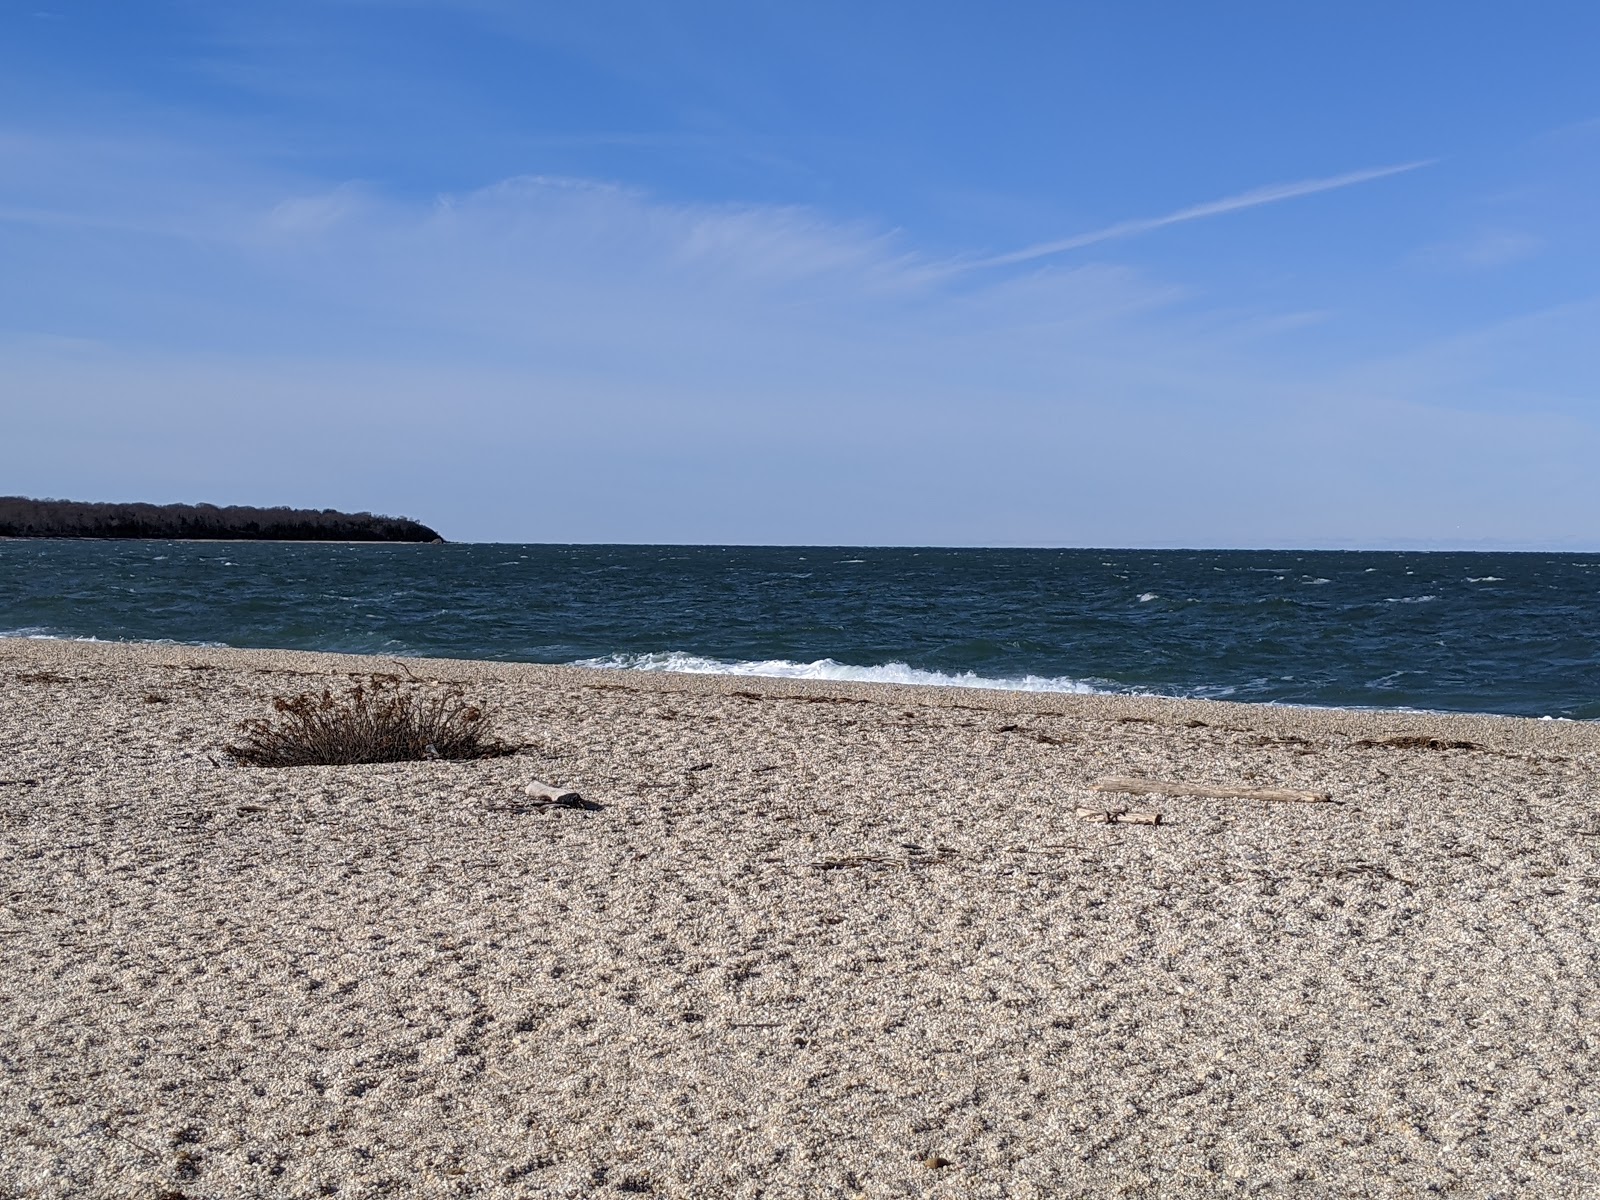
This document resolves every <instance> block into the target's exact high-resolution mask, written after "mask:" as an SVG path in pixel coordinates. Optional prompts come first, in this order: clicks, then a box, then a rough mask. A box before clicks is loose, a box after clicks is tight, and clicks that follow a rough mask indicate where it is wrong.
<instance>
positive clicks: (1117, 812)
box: [1074, 808, 1161, 825]
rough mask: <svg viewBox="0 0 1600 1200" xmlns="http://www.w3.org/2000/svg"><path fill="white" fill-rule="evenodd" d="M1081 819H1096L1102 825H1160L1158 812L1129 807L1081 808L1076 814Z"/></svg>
mask: <svg viewBox="0 0 1600 1200" xmlns="http://www.w3.org/2000/svg"><path fill="white" fill-rule="evenodd" d="M1074 815H1076V816H1077V818H1078V820H1080V821H1094V822H1096V823H1097V824H1100V825H1159V824H1161V814H1160V813H1158V812H1132V811H1130V810H1128V809H1125V808H1124V809H1110V810H1107V809H1103V808H1080V809H1077V810H1076V811H1075V814H1074Z"/></svg>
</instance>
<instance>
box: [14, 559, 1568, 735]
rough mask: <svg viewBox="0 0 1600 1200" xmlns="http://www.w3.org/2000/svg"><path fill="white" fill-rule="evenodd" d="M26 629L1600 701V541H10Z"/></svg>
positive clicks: (766, 670) (1395, 701)
mask: <svg viewBox="0 0 1600 1200" xmlns="http://www.w3.org/2000/svg"><path fill="white" fill-rule="evenodd" d="M0 635H4V636H12V637H60V638H95V639H101V640H107V641H124V640H126V641H172V642H188V643H198V644H210V645H227V646H257V647H280V648H290V649H303V650H333V651H344V652H353V653H362V654H383V655H396V656H416V655H431V656H444V657H452V658H487V659H505V660H514V661H526V662H548V663H578V664H583V665H587V666H596V667H610V668H616V669H630V670H643V671H703V672H716V673H723V674H750V675H781V676H790V677H801V678H820V679H841V680H864V681H878V682H889V683H923V684H942V685H947V686H954V687H994V688H1020V689H1026V690H1035V691H1054V692H1077V693H1091V692H1108V693H1137V694H1151V695H1163V696H1183V697H1197V698H1202V699H1217V700H1235V701H1255V702H1265V703H1276V704H1296V705H1318V706H1329V707H1359V708H1408V709H1423V710H1432V711H1441V712H1479V713H1504V714H1514V715H1520V716H1533V717H1554V718H1572V719H1579V720H1594V719H1600V555H1590V554H1570V553H1569V554H1504V553H1411V552H1367V551H1350V552H1344V551H1231V550H1229V551H1188V550H1161V551H1153V550H968V549H915V548H908V549H900V548H896V549H883V548H861V547H818V546H809V547H751V546H559V545H507V544H480V545H471V544H452V545H439V546H423V545H352V544H342V543H341V544H317V543H281V542H274V543H265V542H134V541H129V542H119V541H99V542H96V541H65V540H61V541H58V540H39V541H27V540H19V541H0Z"/></svg>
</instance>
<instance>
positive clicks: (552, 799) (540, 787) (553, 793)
mask: <svg viewBox="0 0 1600 1200" xmlns="http://www.w3.org/2000/svg"><path fill="white" fill-rule="evenodd" d="M523 790H524V791H525V792H526V793H527V795H528V799H529V800H531V801H532V802H533V803H532V806H531V807H533V808H536V809H548V808H578V809H582V810H583V811H584V812H599V811H600V809H601V807H602V806H601V805H598V804H596V803H595V802H594V801H593V800H585V799H584V798H583V797H582V796H580V795H578V793H577V792H575V791H573V790H572V789H571V788H558V787H551V786H550V785H549V784H548V783H540V782H539V781H538V780H537V779H531V780H529V781H528V786H527V787H526V788H524V789H523Z"/></svg>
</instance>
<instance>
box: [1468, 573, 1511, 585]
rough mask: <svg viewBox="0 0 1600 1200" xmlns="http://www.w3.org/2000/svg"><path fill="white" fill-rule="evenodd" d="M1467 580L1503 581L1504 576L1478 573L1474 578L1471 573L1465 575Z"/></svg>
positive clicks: (1481, 581)
mask: <svg viewBox="0 0 1600 1200" xmlns="http://www.w3.org/2000/svg"><path fill="white" fill-rule="evenodd" d="M1467 582H1468V583H1504V582H1505V578H1504V577H1503V576H1500V575H1479V576H1478V577H1477V578H1476V579H1474V578H1473V577H1472V576H1471V575H1468V576H1467Z"/></svg>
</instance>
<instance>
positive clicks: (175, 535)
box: [0, 496, 444, 542]
mask: <svg viewBox="0 0 1600 1200" xmlns="http://www.w3.org/2000/svg"><path fill="white" fill-rule="evenodd" d="M0 537H66V538H158V539H162V540H172V539H189V538H199V539H205V538H215V539H224V538H226V539H252V540H260V541H285V542H442V541H443V540H444V539H443V538H441V537H440V536H439V535H438V534H437V533H435V532H434V531H433V530H431V529H429V528H428V527H427V526H426V525H423V524H420V523H418V522H416V521H413V520H410V519H409V518H407V517H381V516H374V515H373V514H371V513H365V512H362V513H345V512H337V511H335V510H334V509H331V508H323V509H314V508H254V507H250V506H248V505H240V504H230V505H228V506H226V507H223V508H219V507H218V506H217V505H215V504H100V503H93V502H85V501H80V500H29V499H27V498H26V497H23V496H0Z"/></svg>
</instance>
